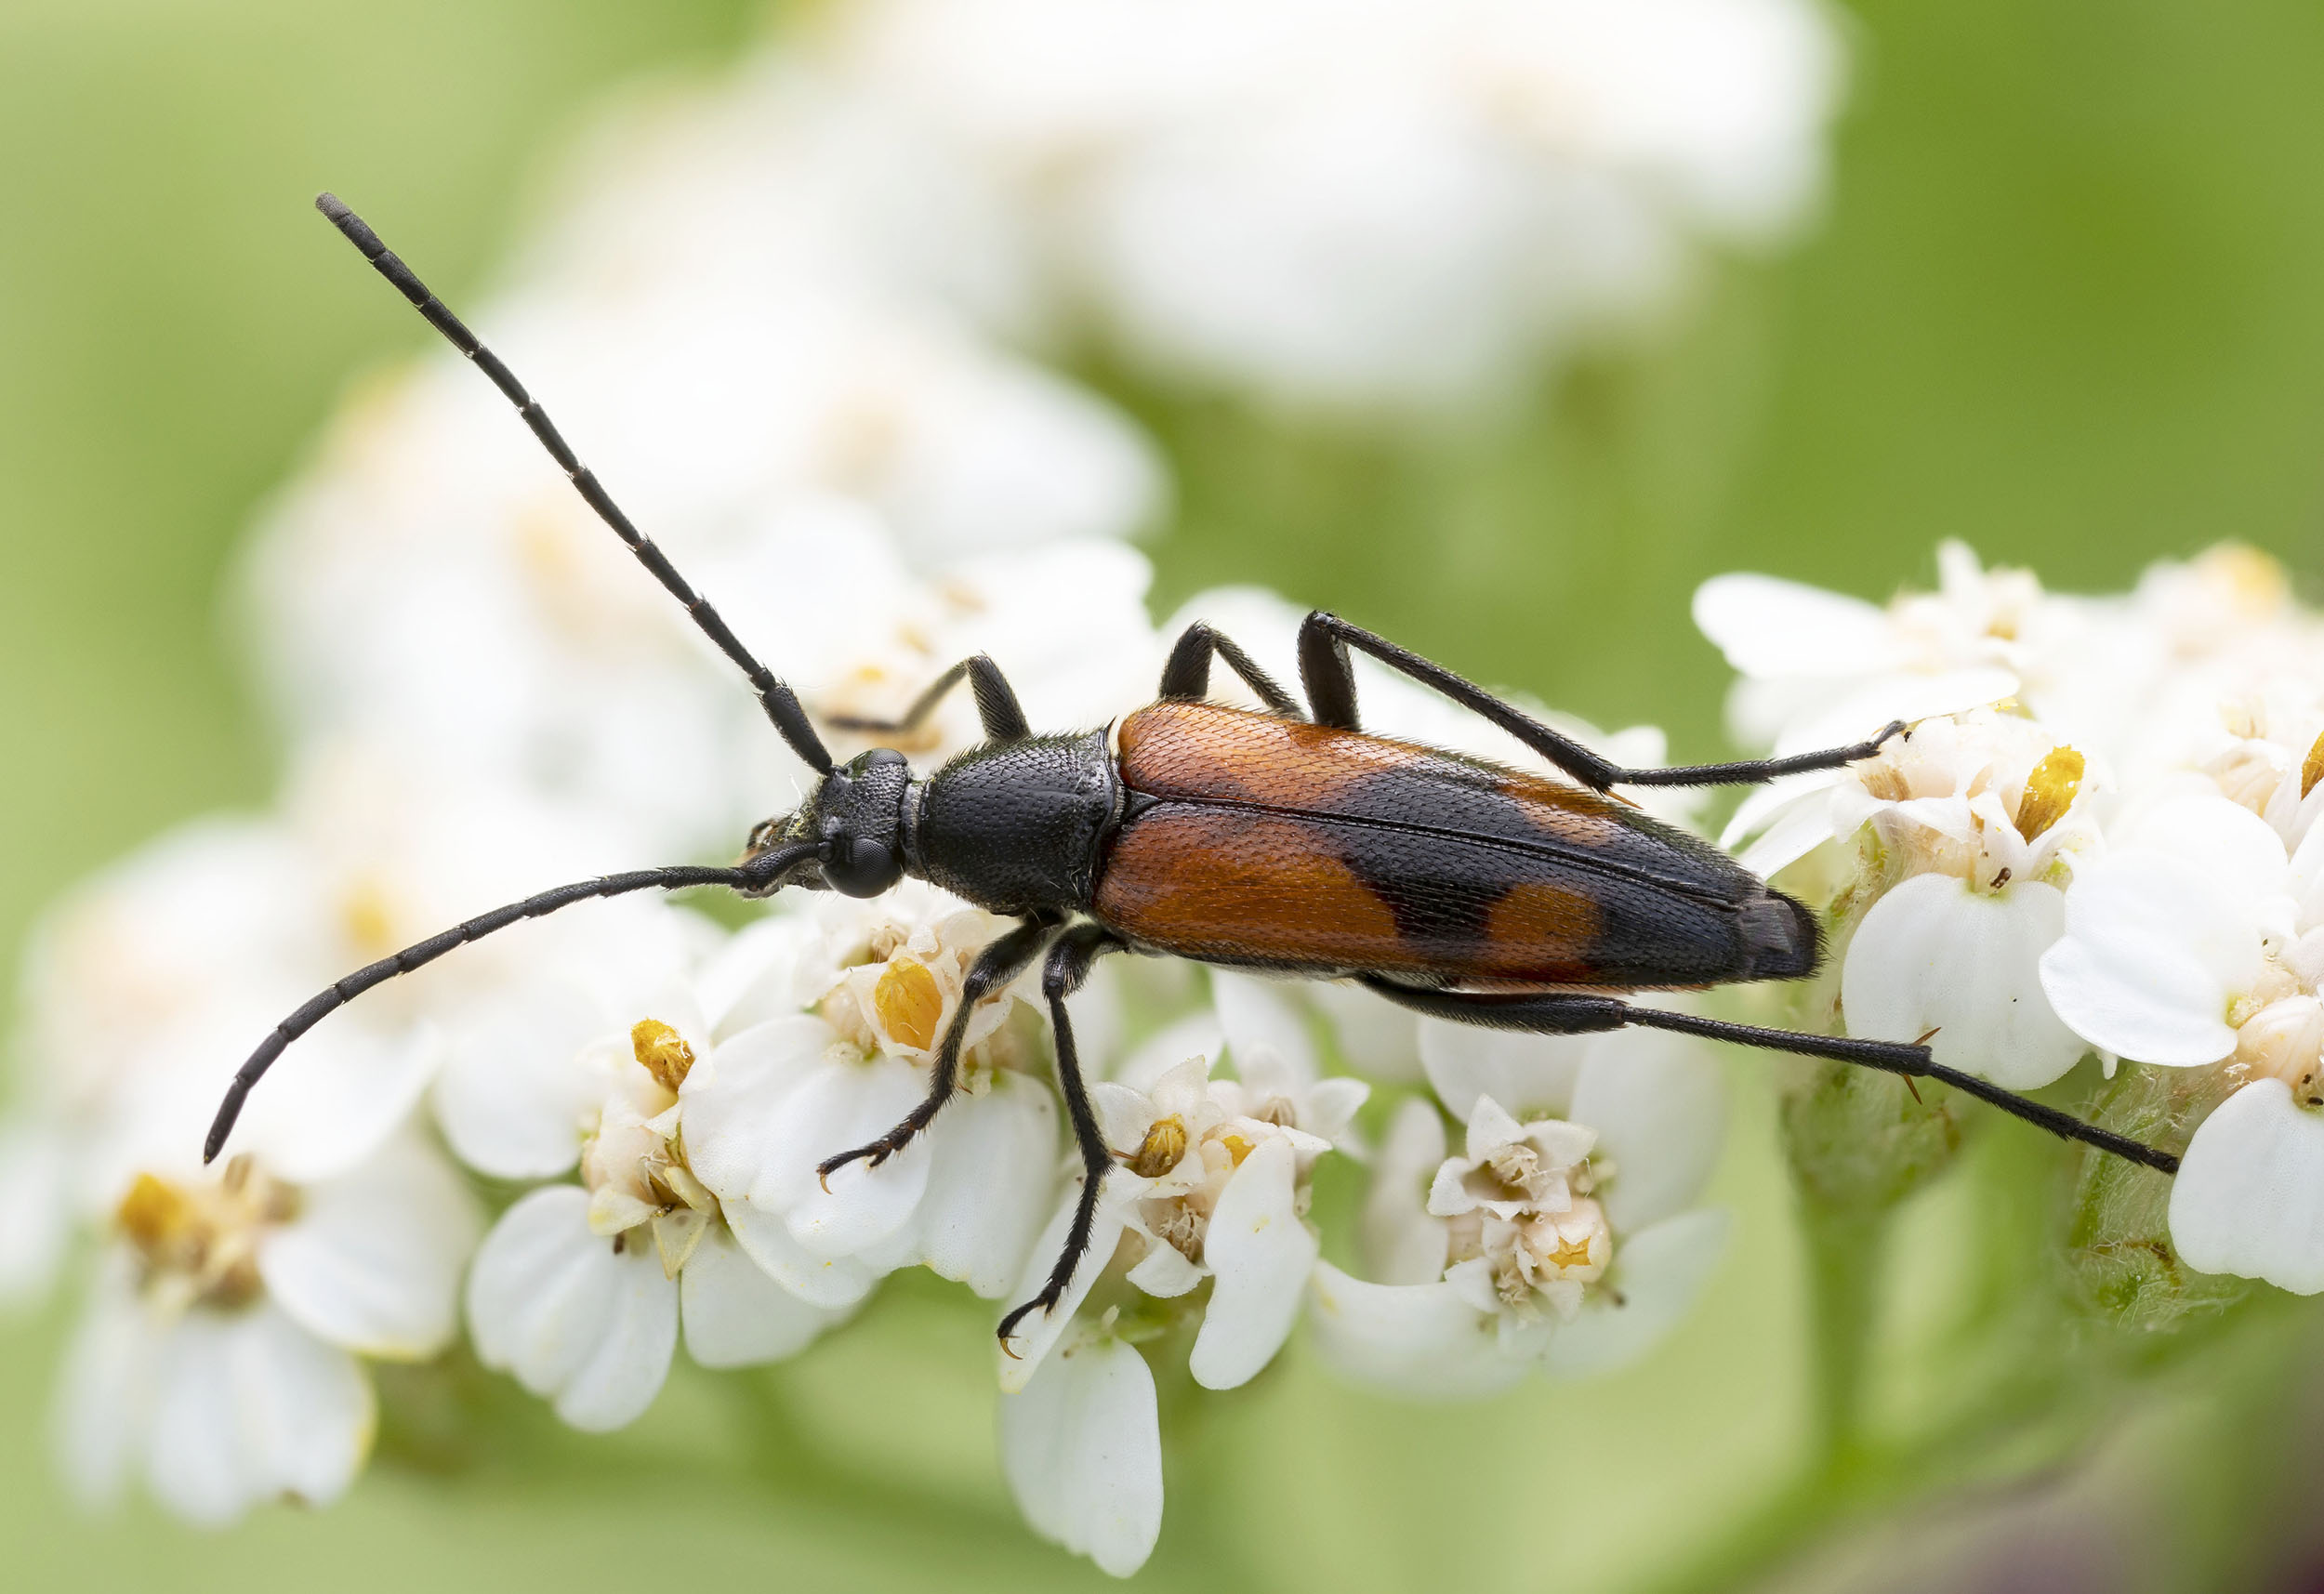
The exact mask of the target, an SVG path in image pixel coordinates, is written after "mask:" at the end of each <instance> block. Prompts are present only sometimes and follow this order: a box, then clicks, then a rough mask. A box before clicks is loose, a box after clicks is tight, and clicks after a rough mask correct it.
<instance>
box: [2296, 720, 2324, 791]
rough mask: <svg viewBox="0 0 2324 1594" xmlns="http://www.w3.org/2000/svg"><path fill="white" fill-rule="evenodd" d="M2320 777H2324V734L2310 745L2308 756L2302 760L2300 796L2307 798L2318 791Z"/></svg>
mask: <svg viewBox="0 0 2324 1594" xmlns="http://www.w3.org/2000/svg"><path fill="white" fill-rule="evenodd" d="M2319 776H2324V734H2319V735H2318V736H2317V739H2316V740H2315V741H2313V742H2311V743H2309V744H2308V756H2307V757H2305V758H2303V759H2302V760H2300V795H2301V796H2302V797H2305V796H2307V795H2308V794H2309V793H2310V792H2312V791H2314V790H2315V789H2316V783H2317V778H2318V777H2319Z"/></svg>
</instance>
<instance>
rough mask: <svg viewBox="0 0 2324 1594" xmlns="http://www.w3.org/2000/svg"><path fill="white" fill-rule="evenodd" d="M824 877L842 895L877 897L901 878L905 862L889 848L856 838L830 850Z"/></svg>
mask: <svg viewBox="0 0 2324 1594" xmlns="http://www.w3.org/2000/svg"><path fill="white" fill-rule="evenodd" d="M823 877H824V878H825V880H827V881H829V882H830V884H831V889H833V890H835V891H838V892H839V893H841V894H842V895H844V896H850V897H876V896H878V895H879V893H880V892H882V891H884V890H886V889H888V888H889V887H891V886H892V885H894V884H895V883H896V882H897V881H898V880H901V879H902V878H904V863H903V862H902V860H900V859H898V858H897V857H896V855H895V852H894V851H893V850H892V849H891V848H889V847H887V846H885V845H883V844H882V843H880V842H878V841H867V840H865V839H864V838H863V837H856V838H855V839H853V840H852V841H844V842H841V843H839V844H838V845H837V846H835V847H833V848H832V849H831V856H829V857H827V858H826V859H825V861H824V865H823Z"/></svg>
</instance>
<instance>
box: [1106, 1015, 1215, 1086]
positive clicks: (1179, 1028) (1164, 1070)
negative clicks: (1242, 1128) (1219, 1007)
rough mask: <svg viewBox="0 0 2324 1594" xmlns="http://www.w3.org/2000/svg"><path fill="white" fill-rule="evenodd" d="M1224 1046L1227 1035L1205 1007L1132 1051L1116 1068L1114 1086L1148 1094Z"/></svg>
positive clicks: (1168, 1026) (1162, 1030) (1212, 1055)
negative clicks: (1164, 1079) (1177, 1071)
mask: <svg viewBox="0 0 2324 1594" xmlns="http://www.w3.org/2000/svg"><path fill="white" fill-rule="evenodd" d="M1225 1046H1226V1032H1225V1031H1224V1030H1223V1029H1221V1027H1220V1025H1219V1015H1218V1013H1217V1012H1216V1011H1215V1010H1214V1009H1212V1008H1208V1007H1206V1008H1201V1009H1200V1010H1199V1011H1196V1012H1194V1013H1190V1014H1188V1015H1187V1016H1186V1017H1185V1018H1182V1019H1181V1020H1179V1021H1177V1022H1175V1023H1170V1024H1165V1025H1164V1026H1163V1027H1162V1028H1161V1029H1160V1030H1159V1031H1157V1032H1155V1034H1151V1035H1149V1036H1147V1037H1146V1038H1145V1039H1144V1040H1142V1041H1141V1042H1140V1043H1139V1044H1138V1045H1137V1046H1136V1047H1133V1048H1131V1050H1130V1053H1129V1056H1127V1057H1125V1058H1123V1059H1122V1060H1121V1062H1120V1064H1119V1065H1118V1066H1116V1068H1115V1070H1114V1082H1115V1083H1116V1084H1118V1085H1120V1086H1122V1087H1126V1088H1128V1089H1130V1090H1135V1091H1141V1092H1143V1091H1150V1090H1152V1089H1153V1088H1154V1087H1155V1085H1156V1084H1157V1083H1159V1082H1160V1080H1161V1079H1162V1077H1163V1076H1164V1075H1165V1074H1169V1073H1170V1072H1171V1071H1172V1070H1173V1069H1176V1068H1178V1067H1179V1066H1180V1065H1181V1064H1182V1063H1184V1062H1185V1061H1186V1060H1188V1059H1189V1058H1197V1057H1198V1058H1214V1057H1217V1056H1218V1055H1219V1054H1220V1052H1221V1050H1222V1049H1223V1048H1224V1047H1225ZM1092 1088H1094V1085H1093V1086H1092Z"/></svg>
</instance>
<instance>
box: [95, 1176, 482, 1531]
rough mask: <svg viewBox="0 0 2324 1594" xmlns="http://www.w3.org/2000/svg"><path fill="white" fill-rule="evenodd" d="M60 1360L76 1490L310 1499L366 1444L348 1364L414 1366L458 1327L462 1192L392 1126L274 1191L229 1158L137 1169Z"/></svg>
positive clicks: (466, 1226)
mask: <svg viewBox="0 0 2324 1594" xmlns="http://www.w3.org/2000/svg"><path fill="white" fill-rule="evenodd" d="M110 1227H111V1230H112V1243H111V1245H110V1246H109V1249H108V1253H107V1255H106V1257H105V1258H104V1260H103V1262H102V1264H101V1266H100V1269H99V1276H98V1278H97V1280H96V1281H95V1284H94V1285H93V1287H92V1290H91V1295H90V1299H89V1302H88V1305H87V1307H86V1313H85V1315H84V1318H83V1321H82V1324H81V1327H80V1329H79V1332H78V1333H77V1335H76V1336H75V1338H74V1342H73V1350H72V1351H71V1354H70V1357H69V1359H68V1363H67V1367H66V1371H65V1379H64V1395H63V1405H62V1419H63V1433H62V1439H63V1443H64V1447H65V1459H66V1464H67V1470H68V1473H69V1475H70V1476H71V1477H72V1479H73V1482H74V1483H75V1484H76V1485H77V1486H78V1488H79V1489H80V1491H81V1492H82V1494H83V1495H85V1496H86V1497H87V1498H90V1499H93V1500H106V1499H110V1498H112V1497H113V1496H114V1495H117V1494H118V1493H119V1492H120V1491H121V1489H122V1488H123V1486H124V1485H125V1482H127V1481H128V1479H129V1478H131V1477H133V1476H135V1477H139V1478H141V1479H142V1481H143V1482H144V1483H145V1485H146V1487H147V1488H148V1489H150V1490H151V1491H152V1494H153V1495H154V1496H155V1497H156V1498H157V1499H159V1500H160V1501H162V1503H163V1504H165V1505H166V1506H168V1507H169V1508H172V1509H173V1510H175V1511H177V1512H178V1513H179V1514H180V1515H182V1516H185V1517H187V1518H188V1519H190V1520H191V1521H194V1522H210V1523H220V1522H230V1521H231V1520H233V1519H234V1518H236V1517H238V1516H240V1515H242V1513H243V1512H244V1511H245V1510H247V1509H249V1508H251V1507H252V1506H254V1505H257V1504H259V1503H261V1502H263V1501H267V1500H272V1499H279V1498H285V1497H287V1498H293V1499H299V1500H305V1501H308V1502H310V1503H313V1504H317V1505H322V1504H327V1503H329V1502H330V1501H332V1500H334V1499H336V1498H337V1496H338V1495H340V1494H341V1493H342V1492H344V1491H345V1489H346V1488H347V1486H348V1484H349V1483H350V1482H351V1481H352V1480H353V1478H354V1476H355V1474H356V1472H357V1471H358V1470H360V1469H361V1468H362V1466H363V1457H364V1456H365V1455H366V1453H367V1452H368V1451H369V1450H370V1448H371V1440H372V1434H373V1431H374V1428H375V1426H376V1419H375V1401H374V1396H373V1393H372V1389H371V1385H370V1383H369V1381H368V1379H367V1378H366V1377H365V1376H364V1373H363V1365H362V1360H361V1359H362V1358H366V1357H368V1358H375V1359H387V1360H393V1361H416V1360H421V1359H424V1358H427V1357H429V1356H433V1355H434V1354H435V1353H436V1352H437V1351H439V1350H442V1348H443V1347H444V1346H445V1345H446V1344H448V1343H449V1342H450V1341H451V1339H452V1337H453V1334H454V1332H455V1330H456V1327H457V1316H456V1294H457V1288H458V1282H459V1276H460V1271H461V1268H462V1267H463V1265H464V1264H465V1263H466V1261H467V1259H468V1255H469V1250H470V1248H471V1247H472V1246H473V1245H475V1241H476V1234H477V1232H478V1229H479V1227H480V1225H479V1223H478V1220H477V1215H476V1208H475V1202H474V1199H473V1198H472V1197H471V1196H470V1195H469V1192H468V1190H467V1188H466V1187H465V1186H464V1185H463V1184H462V1183H461V1182H460V1181H459V1179H457V1178H456V1176H455V1175H454V1174H453V1172H452V1170H451V1169H450V1168H449V1167H448V1166H446V1165H445V1164H444V1162H443V1160H442V1157H441V1156H439V1155H438V1154H437V1153H435V1152H434V1151H433V1150H432V1149H430V1148H429V1147H428V1146H427V1145H425V1144H424V1143H422V1142H421V1141H419V1140H416V1138H414V1137H412V1136H410V1135H408V1134H405V1135H400V1136H397V1137H394V1138H391V1139H390V1140H388V1141H386V1142H385V1143H384V1144H382V1145H381V1146H380V1147H379V1148H378V1149H377V1150H376V1151H375V1152H373V1153H370V1154H369V1155H367V1156H365V1157H363V1159H362V1160H361V1161H359V1162H357V1163H355V1164H354V1165H353V1166H349V1167H347V1168H345V1169H344V1170H340V1171H337V1172H336V1173H333V1174H330V1175H327V1176H325V1177H321V1178H314V1179H306V1180H303V1181H300V1182H296V1183H295V1182H292V1181H290V1180H288V1179H282V1178H279V1177H277V1176H275V1175H273V1174H271V1173H270V1172H269V1171H268V1170H267V1168H266V1167H265V1166H264V1165H263V1164H262V1163H261V1162H259V1160H258V1159H257V1158H256V1157H254V1156H252V1155H249V1154H246V1153H245V1154H244V1155H241V1156H237V1157H235V1158H234V1159H233V1160H231V1162H228V1163H226V1164H225V1165H224V1166H222V1167H220V1168H218V1169H215V1170H210V1171H208V1172H203V1173H196V1172H193V1171H191V1170H189V1169H186V1168H184V1167H182V1166H171V1167H169V1168H168V1169H167V1170H166V1171H164V1172H150V1171H149V1172H140V1173H139V1174H137V1175H136V1176H135V1177H134V1178H133V1179H131V1180H130V1181H129V1183H128V1184H127V1186H126V1188H125V1190H123V1191H122V1192H121V1196H120V1200H119V1203H118V1205H116V1206H115V1208H114V1211H113V1214H112V1223H111V1225H110Z"/></svg>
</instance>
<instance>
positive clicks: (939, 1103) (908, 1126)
mask: <svg viewBox="0 0 2324 1594" xmlns="http://www.w3.org/2000/svg"><path fill="white" fill-rule="evenodd" d="M1057 922H1058V921H1057V916H1056V915H1054V914H1038V915H1035V916H1032V917H1030V918H1027V919H1026V920H1025V922H1024V923H1023V924H1021V925H1019V926H1018V927H1017V928H1016V929H1012V930H1010V932H1009V933H1008V934H1007V935H1004V936H1002V937H1001V938H1000V939H999V940H998V941H996V942H993V943H992V944H991V945H990V946H987V947H986V948H985V949H984V951H982V952H980V953H978V954H977V955H976V961H975V962H974V963H971V964H970V965H969V972H968V976H967V978H965V979H963V980H962V981H960V1006H959V1007H958V1008H955V1009H954V1010H953V1015H952V1022H950V1023H949V1024H946V1025H945V1026H944V1039H943V1040H942V1041H941V1042H939V1043H938V1045H937V1047H936V1066H935V1069H934V1071H933V1072H932V1073H931V1074H930V1075H929V1081H928V1094H927V1095H926V1096H924V1097H922V1098H921V1099H920V1104H919V1105H918V1106H917V1107H915V1108H913V1109H912V1111H911V1112H909V1113H905V1117H904V1122H902V1123H900V1124H898V1125H897V1126H895V1127H894V1128H892V1129H891V1130H889V1131H888V1132H887V1133H886V1134H884V1135H882V1136H880V1137H879V1139H878V1140H873V1141H871V1142H870V1143H869V1144H866V1145H861V1146H858V1147H856V1148H855V1149H854V1150H853V1151H852V1152H841V1153H839V1154H838V1156H836V1157H826V1158H825V1160H824V1161H823V1162H822V1163H821V1164H820V1165H819V1166H817V1167H816V1169H815V1176H816V1177H817V1178H818V1179H825V1180H828V1179H830V1178H831V1176H832V1175H833V1174H835V1173H837V1172H838V1171H839V1170H840V1169H841V1168H843V1167H845V1166H847V1165H848V1164H850V1163H852V1162H858V1161H865V1160H868V1161H869V1162H870V1164H871V1166H874V1167H878V1166H879V1165H880V1164H881V1163H884V1162H886V1161H887V1160H888V1159H889V1158H890V1157H891V1156H894V1155H895V1154H896V1153H898V1152H900V1151H902V1150H903V1149H904V1148H905V1147H906V1146H908V1145H910V1144H911V1143H912V1140H913V1137H914V1136H916V1135H918V1133H919V1132H920V1131H921V1130H922V1129H925V1128H927V1127H928V1126H929V1125H930V1124H931V1123H932V1122H934V1120H935V1117H936V1114H937V1113H941V1112H943V1111H944V1103H945V1102H947V1101H949V1100H952V1093H953V1091H954V1089H955V1088H956V1087H957V1086H958V1084H959V1081H960V1050H961V1047H962V1045H963V1043H965V1042H966V1041H967V1039H968V1034H969V1017H970V1015H971V1014H972V1013H973V1012H975V1011H976V1005H977V1004H978V1003H979V1002H981V1001H983V1000H984V998H985V997H987V996H989V995H993V993H995V992H996V991H998V990H999V989H1000V988H1001V987H1002V986H1004V985H1006V984H1008V983H1009V981H1011V980H1014V979H1015V978H1016V977H1017V976H1018V975H1020V974H1022V973H1023V972H1024V968H1025V965H1026V964H1028V963H1031V962H1032V961H1033V958H1034V955H1036V954H1037V953H1038V952H1039V951H1040V950H1041V943H1042V942H1045V941H1047V940H1048V939H1049V938H1050V934H1051V933H1052V932H1053V931H1054V930H1055V929H1057Z"/></svg>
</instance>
